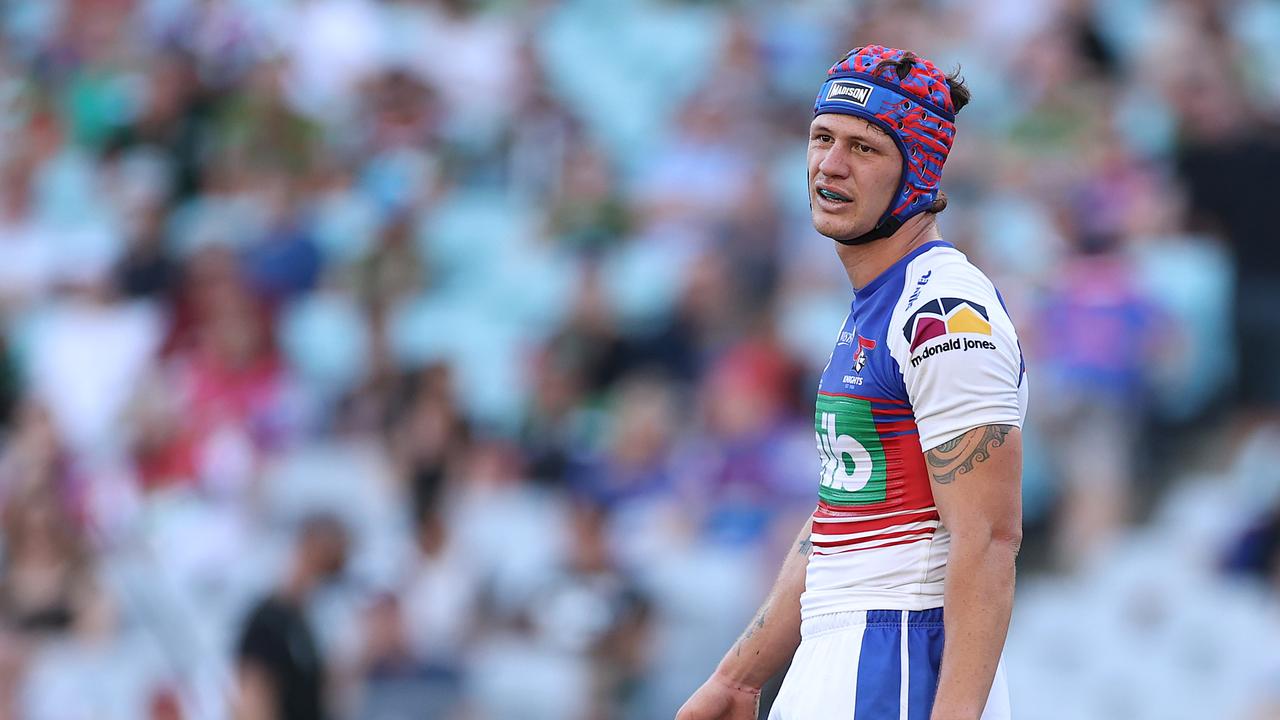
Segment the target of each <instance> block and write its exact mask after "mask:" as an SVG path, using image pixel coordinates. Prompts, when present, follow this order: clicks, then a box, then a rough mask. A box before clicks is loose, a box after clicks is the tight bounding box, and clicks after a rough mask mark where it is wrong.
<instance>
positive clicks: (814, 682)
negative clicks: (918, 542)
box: [769, 608, 1010, 720]
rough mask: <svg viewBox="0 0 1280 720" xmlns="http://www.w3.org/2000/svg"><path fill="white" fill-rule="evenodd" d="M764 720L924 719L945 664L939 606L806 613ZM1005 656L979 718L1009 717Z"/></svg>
mask: <svg viewBox="0 0 1280 720" xmlns="http://www.w3.org/2000/svg"><path fill="white" fill-rule="evenodd" d="M800 637H801V640H800V648H799V649H798V650H796V654H795V658H794V659H792V661H791V669H790V670H788V671H787V677H786V678H785V679H784V680H783V681H782V689H781V690H780V691H779V692H778V698H777V700H776V701H774V704H773V710H772V711H771V712H770V713H769V720H929V713H930V712H932V711H933V696H934V694H935V693H936V692H937V689H938V668H939V666H940V665H941V663H942V640H943V632H942V608H934V609H932V610H920V611H908V610H865V611H861V612H845V613H832V614H830V615H820V616H818V617H815V618H809V619H807V620H805V621H804V622H803V623H801V626H800ZM1009 717H1010V714H1009V688H1008V685H1007V684H1006V682H1005V677H1004V662H1003V661H1001V663H1000V665H999V666H998V667H997V668H996V677H995V682H994V683H992V686H991V694H990V695H989V696H988V698H987V707H986V710H985V711H984V712H983V713H982V720H1009Z"/></svg>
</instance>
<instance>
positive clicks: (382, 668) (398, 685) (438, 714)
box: [356, 595, 462, 720]
mask: <svg viewBox="0 0 1280 720" xmlns="http://www.w3.org/2000/svg"><path fill="white" fill-rule="evenodd" d="M364 634H365V651H364V652H365V654H364V657H363V665H364V683H363V685H364V687H363V690H362V698H361V701H360V709H359V710H358V711H357V713H356V716H357V717H360V718H365V719H367V720H410V719H411V718H422V720H448V719H450V718H456V717H460V715H459V713H458V708H459V699H460V698H461V695H462V682H461V681H462V677H461V674H460V672H459V670H458V668H457V667H452V666H449V665H444V664H440V663H438V662H436V663H433V662H429V661H423V660H421V659H419V658H417V657H415V654H414V652H413V650H412V649H411V648H410V646H409V637H408V628H407V627H406V625H405V619H404V615H403V612H402V608H401V605H400V601H399V599H397V598H396V596H395V595H383V596H381V597H378V598H375V599H374V601H373V603H372V604H371V605H370V606H369V608H368V609H367V610H366V611H365V627H364Z"/></svg>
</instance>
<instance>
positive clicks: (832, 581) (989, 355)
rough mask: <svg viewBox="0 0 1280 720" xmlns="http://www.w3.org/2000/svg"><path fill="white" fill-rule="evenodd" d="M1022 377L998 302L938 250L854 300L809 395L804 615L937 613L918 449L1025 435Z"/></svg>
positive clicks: (943, 536)
mask: <svg viewBox="0 0 1280 720" xmlns="http://www.w3.org/2000/svg"><path fill="white" fill-rule="evenodd" d="M1026 406H1027V383H1026V368H1025V366H1024V364H1023V359H1022V351H1021V349H1020V348H1019V346H1018V338H1017V335H1016V333H1015V332H1014V329H1013V323H1012V322H1010V320H1009V315H1008V313H1007V312H1006V311H1005V308H1004V304H1003V302H1002V301H1001V299H1000V295H999V293H998V292H997V291H996V289H995V287H994V286H993V285H992V284H991V281H990V280H988V279H987V277H986V276H985V275H983V274H982V272H981V271H979V270H978V269H977V268H976V267H974V266H973V265H972V264H971V263H969V261H968V260H967V259H966V258H965V256H964V254H963V253H961V252H960V251H958V250H956V249H955V248H954V247H952V246H951V245H950V244H948V243H945V242H942V241H935V242H930V243H927V244H925V245H923V246H921V247H920V248H917V249H916V250H914V251H913V252H911V253H910V254H909V255H907V256H906V257H904V258H902V259H901V260H899V261H898V262H897V263H894V264H893V265H892V266H891V267H889V268H888V269H887V270H885V271H884V272H883V273H882V274H881V275H880V276H879V277H877V278H876V279H875V280H873V281H871V282H870V283H869V284H868V285H867V286H866V287H864V288H862V289H860V290H858V291H856V292H855V293H854V299H853V303H852V306H851V308H850V311H849V315H848V317H847V318H846V319H845V322H844V326H843V327H842V328H841V331H840V336H839V338H838V341H837V343H836V346H835V350H834V351H833V352H832V353H831V360H830V361H829V362H828V364H827V368H826V370H825V371H824V372H823V374H822V380H821V382H820V383H819V386H818V398H817V407H816V411H815V413H814V430H815V432H816V435H817V441H818V452H819V455H820V458H821V461H822V472H821V480H820V485H819V490H818V509H817V511H816V513H815V515H814V522H813V530H812V534H811V536H810V537H811V540H812V542H813V551H812V554H811V555H810V558H809V565H808V571H807V576H806V581H805V592H804V594H803V595H802V596H801V599H800V603H801V615H802V617H804V618H811V617H815V616H818V615H823V614H826V613H833V612H846V611H858V610H877V609H883V610H924V609H928V608H935V607H940V606H941V605H942V592H943V584H944V582H945V581H946V576H947V554H948V550H949V540H950V535H949V534H948V532H947V529H946V527H944V526H942V525H941V523H940V520H939V516H938V510H937V508H936V507H935V506H934V503H933V492H932V489H931V487H930V485H929V473H928V471H927V469H926V467H925V462H924V450H926V449H932V448H934V447H936V446H938V445H940V444H942V443H944V442H946V441H948V440H951V439H953V438H956V437H959V436H960V435H962V434H964V433H965V432H968V431H969V430H972V429H973V428H976V427H981V426H983V425H993V424H1000V425H1013V426H1016V427H1021V426H1022V421H1023V418H1024V417H1025V413H1026Z"/></svg>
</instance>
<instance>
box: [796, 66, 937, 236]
mask: <svg viewBox="0 0 1280 720" xmlns="http://www.w3.org/2000/svg"><path fill="white" fill-rule="evenodd" d="M908 56H909V57H908ZM904 58H906V59H907V60H908V61H909V62H910V72H908V73H907V74H906V76H905V77H901V78H900V77H898V72H897V71H896V70H895V67H894V66H893V65H889V66H884V65H882V64H881V63H885V62H886V61H888V62H895V61H901V60H903V59H904ZM877 68H879V69H878V70H877ZM823 113H840V114H843V115H853V116H855V117H860V118H862V119H864V120H866V121H867V122H869V123H871V124H873V125H875V126H876V127H879V128H880V129H881V130H884V131H885V132H886V133H887V134H888V135H889V137H891V138H893V142H894V144H896V145H897V146H898V151H899V152H901V153H902V180H901V182H900V183H899V184H898V188H897V191H896V192H895V193H894V195H893V197H892V199H890V201H889V207H888V208H886V209H885V211H884V214H883V215H881V216H880V220H879V221H878V222H877V223H876V226H875V227H874V228H872V229H871V230H870V231H869V232H867V233H865V234H863V235H860V236H858V237H856V238H852V239H849V240H841V241H840V242H842V243H845V244H847V245H857V244H860V243H864V242H869V241H871V240H875V239H878V238H882V237H888V236H889V235H892V234H893V232H894V231H895V230H897V229H898V228H899V227H901V226H902V223H903V222H905V221H906V220H907V218H910V217H911V216H913V215H917V214H919V213H921V212H924V211H925V210H927V209H929V207H930V206H931V205H933V201H934V200H936V199H937V198H938V182H939V181H940V180H941V179H942V165H943V163H945V162H946V160H947V153H948V152H949V151H950V150H951V142H952V140H953V139H954V138H955V134H956V126H955V119H956V114H955V106H954V105H953V104H952V101H951V87H950V86H949V85H948V84H947V76H946V75H944V74H943V73H942V71H941V70H939V69H938V68H937V67H936V66H935V65H934V64H933V63H931V62H929V61H928V60H925V59H924V58H919V57H916V56H914V55H910V54H909V53H907V52H906V51H904V50H898V49H895V48H886V47H883V46H880V45H867V46H865V47H860V48H855V49H853V50H850V51H849V52H848V54H846V55H845V56H844V59H842V60H841V61H840V62H837V63H836V64H835V65H832V66H831V69H830V70H828V71H827V81H826V82H825V83H823V85H822V90H821V91H819V92H818V99H817V100H816V101H815V102H814V104H813V114H814V116H815V117H816V116H818V115H821V114H823Z"/></svg>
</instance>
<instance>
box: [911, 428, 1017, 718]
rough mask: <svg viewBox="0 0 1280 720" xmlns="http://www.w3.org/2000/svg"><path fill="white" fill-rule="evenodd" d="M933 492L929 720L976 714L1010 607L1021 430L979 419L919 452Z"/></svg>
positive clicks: (996, 660) (980, 708)
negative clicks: (941, 594) (938, 663)
mask: <svg viewBox="0 0 1280 720" xmlns="http://www.w3.org/2000/svg"><path fill="white" fill-rule="evenodd" d="M925 460H926V463H927V465H928V467H929V473H930V475H931V476H932V478H933V482H932V486H933V497H934V501H935V504H936V505H937V507H938V513H939V515H941V516H942V522H943V524H944V525H946V527H947V528H948V529H949V530H950V531H951V550H950V555H949V556H948V560H947V584H946V591H945V600H944V607H945V608H946V610H945V613H944V623H945V627H946V643H945V646H944V649H943V653H942V672H941V676H940V678H939V680H938V694H937V696H936V698H935V701H934V706H933V716H932V720H979V718H980V717H981V716H982V711H983V708H984V707H985V706H986V702H987V696H988V695H989V694H990V692H991V683H992V681H993V679H994V677H995V673H996V666H997V665H998V664H999V662H1000V653H1001V650H1002V649H1003V647H1004V641H1005V635H1006V633H1007V632H1008V630H1009V615H1010V613H1011V612H1012V610H1013V584H1014V560H1015V558H1016V557H1017V555H1018V545H1019V543H1020V542H1021V540H1022V490H1021V487H1022V485H1021V478H1022V433H1021V431H1020V430H1019V429H1018V428H1016V427H1013V426H1011V425H984V426H981V427H977V428H974V429H973V430H970V431H968V432H966V433H965V434H963V435H961V436H959V437H957V438H955V439H953V440H949V441H947V442H944V443H942V444H941V445H938V446H937V447H935V448H933V449H931V450H929V451H928V452H926V453H925Z"/></svg>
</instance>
